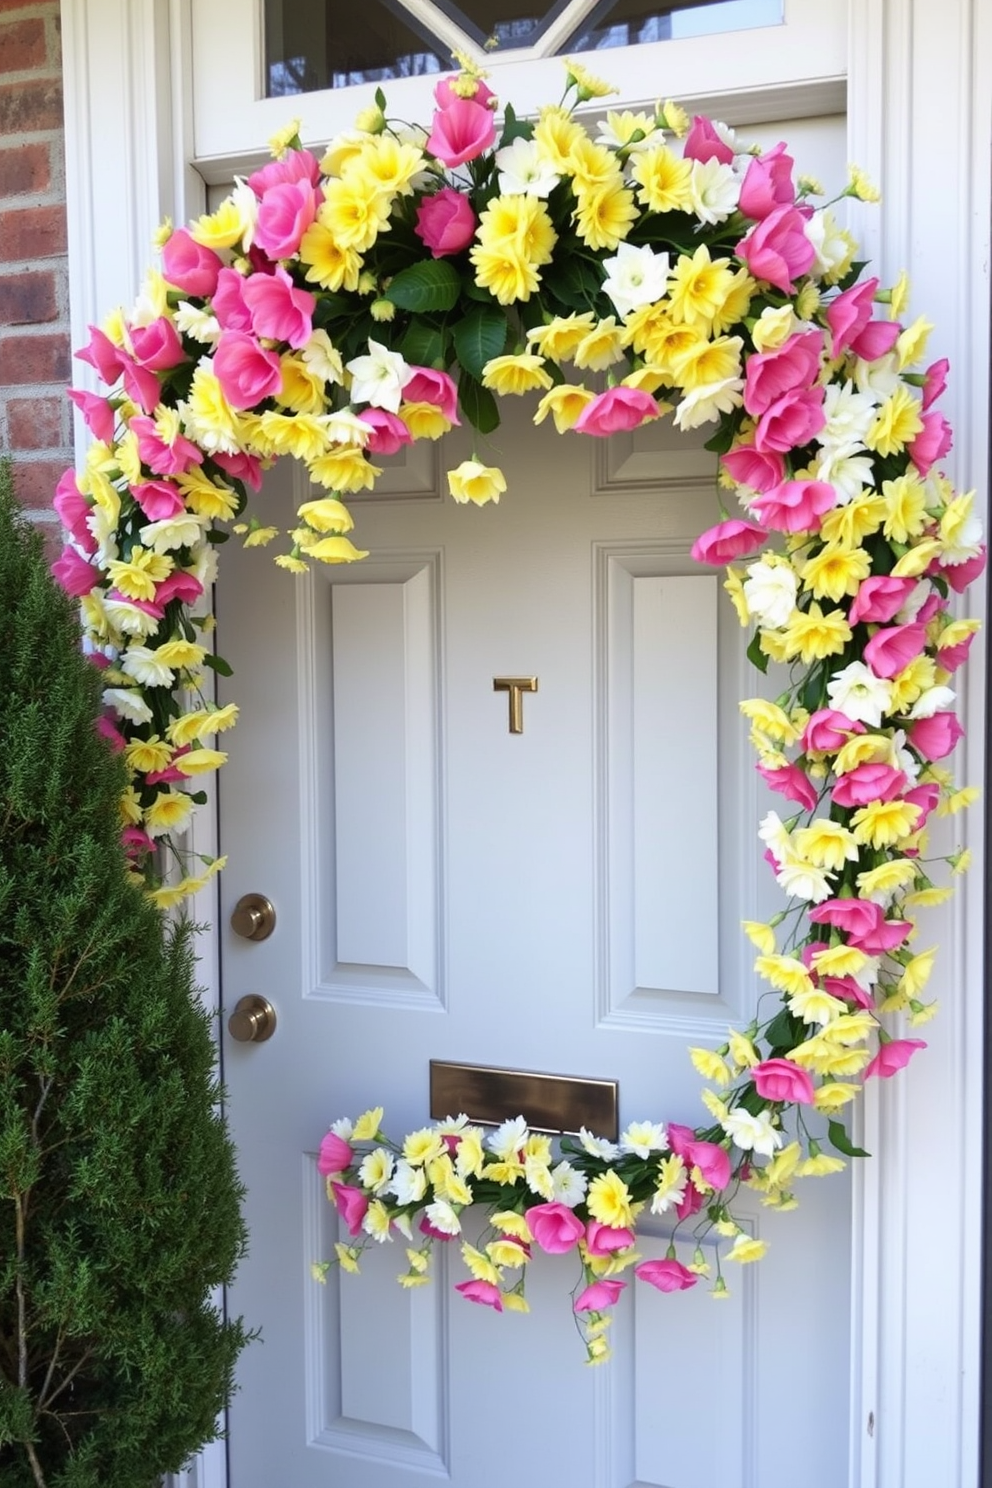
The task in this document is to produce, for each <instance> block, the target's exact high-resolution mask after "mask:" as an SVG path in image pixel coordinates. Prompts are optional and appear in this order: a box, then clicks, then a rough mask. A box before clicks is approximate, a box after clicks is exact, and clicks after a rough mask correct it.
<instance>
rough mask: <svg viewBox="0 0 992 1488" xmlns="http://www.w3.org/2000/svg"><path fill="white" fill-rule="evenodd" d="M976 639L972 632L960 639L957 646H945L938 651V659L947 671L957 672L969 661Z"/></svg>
mask: <svg viewBox="0 0 992 1488" xmlns="http://www.w3.org/2000/svg"><path fill="white" fill-rule="evenodd" d="M974 639H975V636H974V633H972V634H971V635H967V636H965V638H964V640H963V641H959V642H958V644H957V645H956V646H945V647H944V648H943V650H942V651H938V653H937V659H938V661H939V662H940V665H941V666H942V667H943V669H944V671H945V672H956V671H957V669H958V667H959V666H961V664H962V663H963V662H965V661H967V659H968V652H969V651H970V650H971V645H972V642H973V641H974Z"/></svg>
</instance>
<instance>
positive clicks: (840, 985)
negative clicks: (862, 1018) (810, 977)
mask: <svg viewBox="0 0 992 1488" xmlns="http://www.w3.org/2000/svg"><path fill="white" fill-rule="evenodd" d="M819 984H820V986H821V987H822V988H823V990H824V992H829V994H830V996H831V997H840V998H841V999H842V1000H843V1001H844V1002H853V1003H854V1004H855V1005H856V1006H857V1007H862V1008H867V1009H871V1008H873V1007H874V1006H875V1004H874V1002H873V1000H872V995H871V993H870V992H866V991H865V989H864V988H863V987H862V986H859V984H858V983H857V982H856V981H855V980H854V978H853V977H820V978H819Z"/></svg>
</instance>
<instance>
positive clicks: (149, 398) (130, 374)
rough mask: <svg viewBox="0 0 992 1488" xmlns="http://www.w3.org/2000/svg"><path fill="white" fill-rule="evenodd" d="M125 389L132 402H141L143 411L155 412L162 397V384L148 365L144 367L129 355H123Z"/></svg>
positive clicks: (122, 369)
mask: <svg viewBox="0 0 992 1488" xmlns="http://www.w3.org/2000/svg"><path fill="white" fill-rule="evenodd" d="M121 375H122V376H123V378H124V391H125V393H127V395H128V397H129V398H130V399H131V401H132V403H140V405H141V408H142V410H143V412H145V413H153V412H154V411H155V409H156V408H157V407H158V405H159V402H160V401H161V397H162V384H161V383H160V382H159V380H158V377H157V375H156V374H155V373H154V372H152V371H151V370H150V368H148V367H142V366H141V365H140V364H139V363H138V362H136V361H134V360H133V359H132V358H131V357H129V356H123V355H122V357H121Z"/></svg>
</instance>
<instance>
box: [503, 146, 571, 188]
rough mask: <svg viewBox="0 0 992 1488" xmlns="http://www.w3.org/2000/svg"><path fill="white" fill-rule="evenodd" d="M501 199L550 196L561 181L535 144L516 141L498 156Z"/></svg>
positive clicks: (504, 148)
mask: <svg viewBox="0 0 992 1488" xmlns="http://www.w3.org/2000/svg"><path fill="white" fill-rule="evenodd" d="M495 160H496V169H497V171H498V172H499V190H500V195H501V196H540V197H547V196H550V195H551V193H552V191H554V189H555V187H556V186H557V185H558V182H559V181H560V180H561V176H559V175H557V174H556V173H555V171H554V170H553V169H552V168H551V165H550V162H549V161H547V160H546V159H544V158H543V157H542V155H541V152H540V150H539V149H538V147H537V144H536V143H535V141H534V140H527V139H515V140H513V141H512V143H511V144H509V145H504V146H503V148H502V150H497V151H496V155H495Z"/></svg>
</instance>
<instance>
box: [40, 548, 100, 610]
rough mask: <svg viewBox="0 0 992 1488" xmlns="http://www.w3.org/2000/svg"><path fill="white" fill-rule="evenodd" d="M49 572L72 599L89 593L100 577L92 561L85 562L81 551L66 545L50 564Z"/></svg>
mask: <svg viewBox="0 0 992 1488" xmlns="http://www.w3.org/2000/svg"><path fill="white" fill-rule="evenodd" d="M51 573H52V577H53V579H55V581H56V583H57V584H59V585H60V587H61V588H62V589H64V590H65V592H66V594H71V595H72V597H73V599H82V598H83V595H84V594H89V592H90V590H91V589H92V588H93V586H94V585H95V584H96V583H97V582H98V581H99V579H100V574H99V573H98V571H97V570H96V569H95V568H94V567H93V565H92V563H87V561H86V559H85V558H84V557H83V556H82V554H81V553H77V552H76V549H75V548H71V547H68V546H66V547H64V548H63V549H62V552H61V554H60V556H59V557H58V558H57V559H56V560H55V562H54V563H53V564H52V568H51Z"/></svg>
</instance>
